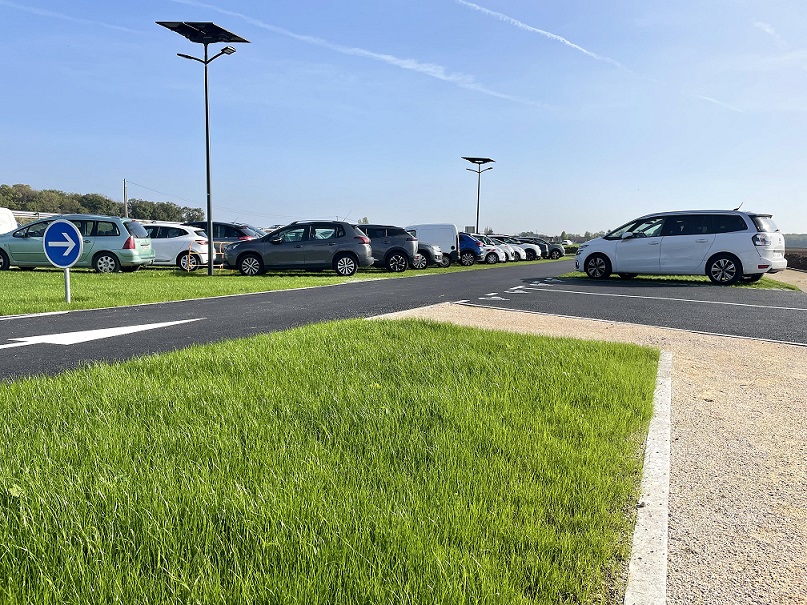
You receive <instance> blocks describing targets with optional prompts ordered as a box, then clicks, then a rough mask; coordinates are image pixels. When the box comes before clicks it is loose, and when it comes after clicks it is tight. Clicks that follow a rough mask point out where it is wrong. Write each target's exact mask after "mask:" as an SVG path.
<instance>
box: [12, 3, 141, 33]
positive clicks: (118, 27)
mask: <svg viewBox="0 0 807 605" xmlns="http://www.w3.org/2000/svg"><path fill="white" fill-rule="evenodd" d="M0 6H8V7H9V8H13V9H16V10H20V11H25V12H26V13H31V14H32V15H37V16H39V17H48V18H50V19H60V20H62V21H69V22H70V23H80V24H82V25H92V26H95V27H105V28H107V29H114V30H116V31H120V32H126V33H128V34H138V35H140V34H142V33H143V31H142V30H136V29H131V28H129V27H123V26H122V25H115V24H114V23H104V22H103V21H93V20H91V19H79V18H77V17H71V16H70V15H65V14H63V13H57V12H54V11H49V10H45V9H41V8H36V7H33V6H25V5H23V4H17V3H16V2H8V1H7V0H0Z"/></svg>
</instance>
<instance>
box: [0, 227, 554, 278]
mask: <svg viewBox="0 0 807 605" xmlns="http://www.w3.org/2000/svg"><path fill="white" fill-rule="evenodd" d="M56 219H65V220H68V221H70V222H72V223H73V224H75V225H76V226H77V227H78V228H79V231H80V232H81V233H82V234H83V235H84V240H83V246H84V251H83V255H82V257H81V258H80V259H79V262H78V263H77V265H76V266H78V267H92V268H94V269H95V270H96V271H98V272H115V271H119V270H120V271H135V270H137V269H139V268H140V267H142V266H144V265H162V266H177V267H179V268H180V269H183V270H186V271H192V270H194V269H197V268H198V267H200V266H204V265H207V264H208V261H209V238H208V236H207V233H206V231H205V229H206V227H207V225H206V223H205V222H204V221H193V222H188V223H176V222H168V221H137V220H135V219H130V218H120V217H108V216H95V215H62V216H53V217H49V218H46V219H42V220H39V221H36V222H34V223H31V224H29V225H26V226H24V227H21V228H19V229H17V230H15V231H13V232H10V233H8V234H6V235H2V236H0V270H2V269H8V268H9V267H11V266H17V267H21V268H23V269H32V268H34V267H40V266H44V267H47V266H50V263H49V261H48V260H47V258H46V256H45V253H44V248H43V236H44V232H45V229H46V228H47V226H48V225H49V224H50V223H52V222H53V221H54V220H56ZM213 234H214V236H213V244H214V255H215V259H214V262H215V263H216V264H222V265H224V266H226V267H228V268H231V269H237V270H239V271H240V272H241V273H242V274H244V275H259V274H262V273H264V272H265V271H266V270H267V269H304V270H312V271H321V270H326V269H333V270H335V271H336V272H337V273H339V274H340V275H344V276H349V275H353V274H354V273H355V272H356V270H357V269H358V268H360V267H367V266H371V265H374V266H376V267H381V268H386V269H387V270H388V271H391V272H401V271H405V270H407V269H408V268H413V269H425V268H426V267H429V266H439V267H448V266H450V265H451V263H452V262H458V263H460V264H462V265H464V266H469V265H472V264H474V263H476V262H484V263H497V262H507V261H519V260H535V259H537V258H540V257H542V256H545V254H544V252H543V250H542V249H541V247H540V246H538V245H535V244H532V243H522V242H520V241H519V240H518V239H517V238H512V237H510V236H498V237H489V236H487V235H483V234H473V235H472V234H469V233H465V232H461V231H459V230H458V229H457V227H456V226H455V225H452V224H421V225H410V226H409V227H407V228H406V229H404V228H402V227H398V226H394V225H381V224H350V223H347V222H344V221H298V222H294V223H291V224H290V225H286V226H284V227H281V228H278V229H275V230H274V231H271V232H270V233H266V232H264V231H263V230H261V229H259V228H257V227H253V226H251V225H248V224H244V223H224V222H218V221H216V222H214V223H213Z"/></svg>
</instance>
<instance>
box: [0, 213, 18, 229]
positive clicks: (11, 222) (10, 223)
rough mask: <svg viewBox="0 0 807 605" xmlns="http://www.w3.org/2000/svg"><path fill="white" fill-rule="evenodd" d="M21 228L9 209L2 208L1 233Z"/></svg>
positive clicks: (0, 218) (0, 217)
mask: <svg viewBox="0 0 807 605" xmlns="http://www.w3.org/2000/svg"><path fill="white" fill-rule="evenodd" d="M17 227H19V224H18V223H17V219H15V218H14V214H13V213H12V212H11V210H9V209H8V208H0V233H8V232H9V231H13V230H14V229H16V228H17Z"/></svg>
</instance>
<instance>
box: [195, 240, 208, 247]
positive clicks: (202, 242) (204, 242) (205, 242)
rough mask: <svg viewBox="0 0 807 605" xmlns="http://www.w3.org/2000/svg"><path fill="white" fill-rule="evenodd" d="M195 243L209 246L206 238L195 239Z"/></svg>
mask: <svg viewBox="0 0 807 605" xmlns="http://www.w3.org/2000/svg"><path fill="white" fill-rule="evenodd" d="M195 243H197V244H199V245H200V246H207V240H206V239H197V240H195Z"/></svg>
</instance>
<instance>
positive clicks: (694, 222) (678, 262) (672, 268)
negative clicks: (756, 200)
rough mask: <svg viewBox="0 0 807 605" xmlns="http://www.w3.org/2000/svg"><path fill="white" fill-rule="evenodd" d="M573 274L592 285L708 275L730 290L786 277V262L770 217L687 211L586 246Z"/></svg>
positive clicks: (643, 220) (627, 227) (639, 222)
mask: <svg viewBox="0 0 807 605" xmlns="http://www.w3.org/2000/svg"><path fill="white" fill-rule="evenodd" d="M575 268H576V269H577V270H578V271H584V272H585V273H586V274H587V275H588V276H589V277H591V278H594V279H604V278H606V277H609V276H610V275H611V274H612V273H616V274H618V275H619V276H620V277H622V278H624V279H630V278H632V277H636V276H637V275H638V274H640V273H645V274H656V275H707V276H709V279H710V280H712V282H713V283H716V284H721V285H726V286H728V285H731V284H734V283H736V282H737V281H739V280H742V281H745V282H754V281H757V280H759V279H760V278H761V277H762V276H763V275H764V274H765V273H777V272H779V271H782V270H783V269H786V268H787V260H785V238H784V236H783V235H782V234H781V233H780V232H779V229H777V227H776V225H775V224H774V222H773V220H772V219H771V215H770V214H756V213H753V212H740V211H737V210H689V211H680V212H658V213H655V214H648V215H646V216H642V217H640V218H637V219H635V220H632V221H631V222H629V223H626V224H624V225H622V226H621V227H619V229H615V230H613V231H611V232H610V233H608V234H606V235H605V236H603V237H599V238H597V239H593V240H591V241H588V242H586V243H584V244H582V245H581V246H580V248H579V249H578V250H577V256H576V258H575Z"/></svg>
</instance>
